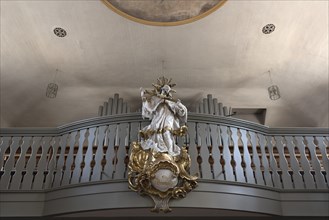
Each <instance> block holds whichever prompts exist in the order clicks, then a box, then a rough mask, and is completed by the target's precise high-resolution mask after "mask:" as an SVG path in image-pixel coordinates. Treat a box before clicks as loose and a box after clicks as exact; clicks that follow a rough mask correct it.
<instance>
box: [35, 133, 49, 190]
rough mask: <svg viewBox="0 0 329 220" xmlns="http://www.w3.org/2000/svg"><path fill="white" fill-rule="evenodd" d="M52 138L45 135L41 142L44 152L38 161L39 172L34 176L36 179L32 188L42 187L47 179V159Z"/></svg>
mask: <svg viewBox="0 0 329 220" xmlns="http://www.w3.org/2000/svg"><path fill="white" fill-rule="evenodd" d="M50 140H51V137H43V138H42V142H41V149H42V154H41V157H40V159H39V162H38V166H37V170H36V171H37V174H36V175H35V177H34V181H33V184H32V189H42V188H43V184H44V179H45V175H47V174H45V171H46V163H47V161H46V159H47V153H48V150H49V147H50Z"/></svg>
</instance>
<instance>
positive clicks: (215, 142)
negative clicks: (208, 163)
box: [210, 124, 224, 180]
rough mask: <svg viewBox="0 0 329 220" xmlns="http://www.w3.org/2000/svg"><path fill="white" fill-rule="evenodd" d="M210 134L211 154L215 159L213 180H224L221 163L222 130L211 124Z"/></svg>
mask: <svg viewBox="0 0 329 220" xmlns="http://www.w3.org/2000/svg"><path fill="white" fill-rule="evenodd" d="M210 132H211V143H212V149H211V154H212V158H213V165H212V172H213V178H214V179H218V180H224V172H223V167H222V165H221V163H220V160H221V153H220V149H219V148H220V147H221V136H220V129H219V127H218V125H214V124H211V125H210Z"/></svg>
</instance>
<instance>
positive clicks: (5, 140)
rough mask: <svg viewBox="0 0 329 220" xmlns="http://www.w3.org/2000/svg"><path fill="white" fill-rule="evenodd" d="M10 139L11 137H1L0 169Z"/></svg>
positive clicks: (2, 166) (2, 165)
mask: <svg viewBox="0 0 329 220" xmlns="http://www.w3.org/2000/svg"><path fill="white" fill-rule="evenodd" d="M10 140H11V137H1V144H0V170H1V171H2V170H3V169H4V163H5V157H6V151H7V149H8V148H9V147H10V146H9V141H10ZM0 181H1V179H0Z"/></svg>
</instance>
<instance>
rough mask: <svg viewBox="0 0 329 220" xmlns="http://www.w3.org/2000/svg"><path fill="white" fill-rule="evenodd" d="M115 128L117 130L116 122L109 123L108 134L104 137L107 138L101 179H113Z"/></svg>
mask: <svg viewBox="0 0 329 220" xmlns="http://www.w3.org/2000/svg"><path fill="white" fill-rule="evenodd" d="M116 130H117V125H116V124H111V125H109V127H108V136H107V137H106V138H107V140H108V147H107V150H106V153H105V160H106V164H105V167H104V171H103V176H102V179H103V180H109V179H113V175H114V165H113V162H114V160H115V150H114V141H115V134H116Z"/></svg>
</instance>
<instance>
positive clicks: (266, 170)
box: [258, 133, 273, 187]
mask: <svg viewBox="0 0 329 220" xmlns="http://www.w3.org/2000/svg"><path fill="white" fill-rule="evenodd" d="M258 139H259V145H260V150H261V154H262V164H263V168H264V172H263V173H264V179H265V185H266V186H271V187H273V183H272V178H271V174H270V171H269V170H270V167H269V162H268V160H267V156H266V152H265V142H266V140H265V137H264V135H262V134H259V133H258Z"/></svg>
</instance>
